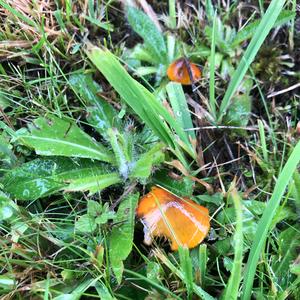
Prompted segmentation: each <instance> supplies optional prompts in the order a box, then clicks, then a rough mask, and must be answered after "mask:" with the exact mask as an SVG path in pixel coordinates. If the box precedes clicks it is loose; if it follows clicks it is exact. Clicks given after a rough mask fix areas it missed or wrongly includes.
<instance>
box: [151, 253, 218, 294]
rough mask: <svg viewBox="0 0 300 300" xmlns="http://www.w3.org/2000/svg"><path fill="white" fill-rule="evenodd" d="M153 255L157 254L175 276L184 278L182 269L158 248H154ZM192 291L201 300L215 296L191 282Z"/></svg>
mask: <svg viewBox="0 0 300 300" xmlns="http://www.w3.org/2000/svg"><path fill="white" fill-rule="evenodd" d="M154 254H155V256H157V257H158V258H159V259H160V260H161V261H162V263H163V264H165V265H166V266H167V267H168V268H169V269H170V270H171V271H172V272H173V273H174V274H176V276H178V277H179V278H180V279H181V280H184V275H183V273H182V271H181V270H180V269H179V268H177V267H176V266H174V265H173V263H172V262H171V261H170V260H169V258H168V257H167V256H165V255H164V254H163V253H162V252H161V251H160V250H156V251H155V252H154ZM193 291H194V293H195V294H196V295H197V296H199V297H200V299H203V300H214V299H215V298H214V297H212V296H211V295H210V294H209V293H207V292H206V291H205V290H204V289H202V288H201V287H200V286H198V285H196V284H195V283H193Z"/></svg>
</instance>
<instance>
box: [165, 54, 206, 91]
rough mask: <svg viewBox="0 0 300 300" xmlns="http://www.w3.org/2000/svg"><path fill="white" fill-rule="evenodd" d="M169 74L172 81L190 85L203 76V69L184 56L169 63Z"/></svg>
mask: <svg viewBox="0 0 300 300" xmlns="http://www.w3.org/2000/svg"><path fill="white" fill-rule="evenodd" d="M167 75H168V77H169V79H170V80H171V81H175V82H179V83H181V84H183V85H190V84H193V83H194V82H196V81H198V80H199V79H200V78H201V70H200V68H199V67H198V66H197V65H195V64H193V63H190V62H189V61H188V60H187V59H186V58H184V57H183V58H179V59H177V60H175V61H174V62H172V63H171V64H170V65H169V67H168V70H167Z"/></svg>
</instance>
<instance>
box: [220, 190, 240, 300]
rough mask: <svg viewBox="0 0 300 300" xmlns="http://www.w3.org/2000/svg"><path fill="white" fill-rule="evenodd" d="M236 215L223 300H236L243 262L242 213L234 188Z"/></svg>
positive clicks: (232, 196)
mask: <svg viewBox="0 0 300 300" xmlns="http://www.w3.org/2000/svg"><path fill="white" fill-rule="evenodd" d="M230 196H231V198H232V200H233V203H234V208H235V213H236V227H235V234H234V261H233V266H232V270H231V274H230V277H229V280H228V283H227V285H226V288H225V292H224V294H223V297H222V298H223V299H224V300H229V299H232V300H234V299H238V290H239V286H240V282H241V278H242V260H243V243H244V240H243V212H242V204H241V198H240V196H239V194H238V192H237V190H236V189H235V188H234V189H233V190H232V192H231V193H230Z"/></svg>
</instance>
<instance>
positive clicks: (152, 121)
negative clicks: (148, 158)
mask: <svg viewBox="0 0 300 300" xmlns="http://www.w3.org/2000/svg"><path fill="white" fill-rule="evenodd" d="M87 55H88V56H89V58H90V60H91V61H92V62H93V63H94V64H95V66H96V67H97V68H98V69H99V70H100V71H101V73H102V74H103V75H104V76H105V77H106V79H107V80H108V81H109V83H110V84H111V85H112V87H113V88H114V89H115V90H116V91H117V92H118V93H119V95H120V96H121V98H122V99H123V100H124V101H125V102H126V103H127V104H128V105H129V106H130V107H131V108H132V109H133V110H134V111H135V113H136V114H137V115H139V117H140V118H141V119H142V120H143V121H144V122H145V123H146V124H147V126H149V127H150V128H151V129H152V130H153V131H154V132H155V133H156V134H157V136H158V137H159V138H160V139H161V140H162V141H163V142H164V143H165V144H167V145H168V146H169V147H171V148H172V149H174V150H178V149H179V146H178V145H179V143H177V141H176V140H177V139H178V138H179V139H180V140H181V144H182V143H183V144H184V149H185V150H186V151H187V152H188V153H189V155H190V156H191V157H193V158H195V152H194V149H193V147H192V145H191V143H190V141H189V140H188V138H187V135H186V133H185V132H184V130H183V128H182V127H181V126H180V124H179V123H178V122H177V120H176V119H174V118H173V116H171V114H170V113H169V112H168V111H167V109H166V108H165V107H164V106H163V105H162V103H161V102H159V101H158V100H157V99H156V98H155V96H154V95H153V94H152V93H150V92H149V91H148V90H147V89H146V88H145V87H143V86H142V85H141V84H139V83H138V82H137V81H135V80H134V79H133V78H132V77H131V76H130V75H129V74H128V73H127V72H126V70H125V69H124V68H123V67H122V66H121V64H120V63H119V62H118V60H117V59H116V58H115V56H114V55H113V54H112V53H111V52H110V51H108V50H102V49H100V48H97V47H91V48H90V49H88V50H87ZM167 124H168V125H169V126H168V125H167ZM170 128H171V129H173V130H174V131H175V133H176V134H177V136H178V138H177V137H176V136H174V134H173V132H172V131H171V129H170Z"/></svg>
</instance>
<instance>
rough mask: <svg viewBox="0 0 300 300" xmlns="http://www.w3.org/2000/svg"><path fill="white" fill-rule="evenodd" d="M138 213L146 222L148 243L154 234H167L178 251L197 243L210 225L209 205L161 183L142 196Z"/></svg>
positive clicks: (145, 232) (203, 236) (172, 247)
mask: <svg viewBox="0 0 300 300" xmlns="http://www.w3.org/2000/svg"><path fill="white" fill-rule="evenodd" d="M136 213H137V216H138V217H139V218H141V219H142V222H143V224H144V243H145V244H147V245H150V244H151V243H152V237H155V236H164V237H166V238H168V239H169V240H170V242H171V249H172V250H174V251H175V250H178V247H179V246H186V247H188V248H194V247H196V246H197V245H199V244H200V243H201V242H202V240H203V239H204V238H205V236H206V235H207V233H208V231H209V228H210V220H209V212H208V209H207V208H205V207H203V206H201V205H199V204H197V203H195V202H194V201H192V200H190V199H188V198H179V197H177V196H175V195H173V194H171V193H170V192H168V191H166V190H164V189H162V188H159V187H153V188H152V189H151V192H149V193H148V194H146V195H145V196H144V197H142V198H141V199H140V202H139V205H138V208H137V211H136Z"/></svg>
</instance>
